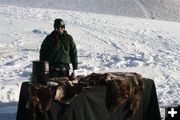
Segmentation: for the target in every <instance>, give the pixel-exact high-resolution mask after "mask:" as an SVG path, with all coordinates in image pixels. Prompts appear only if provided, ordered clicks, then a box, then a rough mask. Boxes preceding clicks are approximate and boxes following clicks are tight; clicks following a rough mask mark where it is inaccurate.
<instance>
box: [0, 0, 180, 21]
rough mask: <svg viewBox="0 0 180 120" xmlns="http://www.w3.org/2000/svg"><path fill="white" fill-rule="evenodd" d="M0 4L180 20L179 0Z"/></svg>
mask: <svg viewBox="0 0 180 120" xmlns="http://www.w3.org/2000/svg"><path fill="white" fill-rule="evenodd" d="M0 4H2V5H16V6H20V7H31V8H45V9H47V8H49V9H59V10H73V11H85V12H92V13H99V14H109V15H121V16H127V17H140V18H148V19H157V20H167V21H178V22H180V0H42V1H40V0H39V1H38V0H28V1H27V0H0Z"/></svg>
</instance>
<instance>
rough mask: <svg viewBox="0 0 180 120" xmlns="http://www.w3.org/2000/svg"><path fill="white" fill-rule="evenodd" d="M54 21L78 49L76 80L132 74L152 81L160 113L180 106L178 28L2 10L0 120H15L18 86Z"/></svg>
mask: <svg viewBox="0 0 180 120" xmlns="http://www.w3.org/2000/svg"><path fill="white" fill-rule="evenodd" d="M57 17H60V18H62V19H64V20H65V23H66V30H67V31H68V32H69V33H70V34H71V35H72V36H73V38H74V41H75V42H76V44H77V48H78V58H79V70H78V71H77V73H78V74H82V72H87V73H92V72H108V71H119V72H122V71H135V72H137V73H140V74H142V75H143V76H144V77H148V78H151V79H153V80H154V81H155V83H156V88H157V93H158V100H159V104H160V106H161V107H163V106H166V105H177V104H180V81H179V79H180V75H179V73H180V34H179V33H180V23H176V22H165V21H155V20H147V19H139V18H128V17H121V16H113V15H102V14H94V13H88V12H77V11H65V10H52V9H37V8H21V7H14V6H4V5H1V6H0V26H1V28H0V120H14V119H15V114H16V109H17V102H18V98H19V92H20V86H21V83H22V82H24V81H28V80H29V78H30V74H31V68H32V61H34V60H38V59H39V48H40V45H41V43H42V41H43V39H44V38H45V37H46V36H47V35H48V34H49V33H51V31H52V30H53V22H54V19H55V18H57ZM161 110H162V109H161ZM161 113H162V115H164V112H163V110H162V111H161Z"/></svg>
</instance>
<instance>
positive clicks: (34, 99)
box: [26, 85, 51, 120]
mask: <svg viewBox="0 0 180 120" xmlns="http://www.w3.org/2000/svg"><path fill="white" fill-rule="evenodd" d="M50 103H51V92H50V89H49V88H48V87H47V86H43V85H32V86H31V96H30V98H29V101H28V102H27V104H26V108H27V109H32V108H33V117H34V119H33V120H44V114H45V112H47V111H48V110H49V108H50Z"/></svg>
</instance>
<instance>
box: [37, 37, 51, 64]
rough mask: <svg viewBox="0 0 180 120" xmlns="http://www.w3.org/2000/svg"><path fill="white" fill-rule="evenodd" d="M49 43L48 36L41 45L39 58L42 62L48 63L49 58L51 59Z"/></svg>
mask: <svg viewBox="0 0 180 120" xmlns="http://www.w3.org/2000/svg"><path fill="white" fill-rule="evenodd" d="M48 41H49V36H47V37H46V38H45V39H44V41H43V42H42V44H41V48H40V56H39V59H40V60H43V61H48V57H49V43H48Z"/></svg>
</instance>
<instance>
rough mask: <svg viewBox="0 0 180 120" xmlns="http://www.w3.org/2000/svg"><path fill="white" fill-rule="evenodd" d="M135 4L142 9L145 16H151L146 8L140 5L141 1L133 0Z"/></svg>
mask: <svg viewBox="0 0 180 120" xmlns="http://www.w3.org/2000/svg"><path fill="white" fill-rule="evenodd" d="M134 1H135V2H136V3H137V5H138V6H139V7H140V8H141V9H142V11H143V13H144V15H145V17H146V18H151V15H150V14H149V13H148V11H147V10H146V8H145V7H144V6H143V5H142V3H141V2H140V1H139V0H134Z"/></svg>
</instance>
